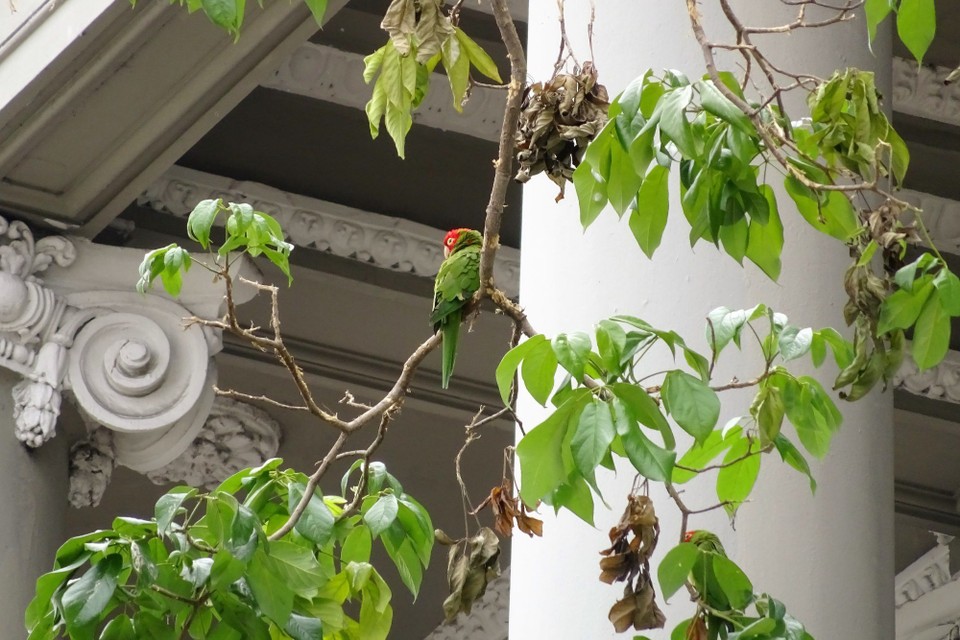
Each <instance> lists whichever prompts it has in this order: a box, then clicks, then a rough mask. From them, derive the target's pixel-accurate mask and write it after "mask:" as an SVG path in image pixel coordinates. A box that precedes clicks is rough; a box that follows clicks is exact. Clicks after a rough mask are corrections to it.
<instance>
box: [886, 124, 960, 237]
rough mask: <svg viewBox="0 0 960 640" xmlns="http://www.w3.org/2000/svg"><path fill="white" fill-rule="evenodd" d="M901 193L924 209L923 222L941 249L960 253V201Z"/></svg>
mask: <svg viewBox="0 0 960 640" xmlns="http://www.w3.org/2000/svg"><path fill="white" fill-rule="evenodd" d="M958 124H960V123H958ZM900 195H901V197H902V198H903V199H904V200H906V201H907V202H909V203H910V204H913V205H916V206H917V207H918V208H920V209H922V210H923V223H924V224H925V225H926V226H927V230H928V231H929V232H930V237H931V238H933V242H934V244H936V245H937V247H938V248H939V249H940V250H941V251H948V252H950V253H956V254H960V201H958V200H951V199H949V198H941V197H940V196H935V195H932V194H929V193H923V192H921V191H910V190H909V189H905V190H904V191H902V192H901V194H900Z"/></svg>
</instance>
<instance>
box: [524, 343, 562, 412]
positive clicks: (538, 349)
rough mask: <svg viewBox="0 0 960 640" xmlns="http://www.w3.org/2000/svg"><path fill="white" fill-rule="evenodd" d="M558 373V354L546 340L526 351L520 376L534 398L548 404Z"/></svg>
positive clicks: (541, 403) (542, 403)
mask: <svg viewBox="0 0 960 640" xmlns="http://www.w3.org/2000/svg"><path fill="white" fill-rule="evenodd" d="M556 373H557V356H556V355H555V354H554V351H553V348H552V347H551V345H550V343H549V342H547V341H546V340H540V341H538V342H537V343H536V345H535V346H534V347H533V348H531V349H530V350H529V351H527V352H526V356H525V357H524V358H523V366H522V367H521V369H520V376H521V377H522V378H523V384H524V386H525V387H526V388H527V391H528V392H529V393H530V395H531V396H533V399H534V400H536V401H537V402H538V403H540V405H541V406H544V405H546V403H547V400H548V399H549V398H550V392H551V391H553V383H554V377H555V376H556Z"/></svg>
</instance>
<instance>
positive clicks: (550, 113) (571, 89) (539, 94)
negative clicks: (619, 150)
mask: <svg viewBox="0 0 960 640" xmlns="http://www.w3.org/2000/svg"><path fill="white" fill-rule="evenodd" d="M608 100H609V96H608V95H607V89H606V87H604V86H603V85H602V84H600V83H599V82H597V70H596V67H594V66H593V63H592V62H587V63H585V64H584V65H583V69H581V70H580V71H579V72H577V73H572V74H570V73H560V74H556V75H554V77H552V78H551V79H550V80H548V81H547V82H537V83H536V84H532V85H530V86H529V87H527V88H526V91H525V92H524V96H523V103H522V105H521V112H520V124H519V126H518V128H517V134H516V150H517V163H518V165H519V167H520V168H519V169H518V170H517V180H518V181H519V182H526V181H527V180H529V179H530V178H531V177H532V176H535V175H537V174H538V173H546V174H547V176H548V177H549V178H550V179H551V180H552V181H553V182H555V183H556V184H557V186H559V187H560V195H559V196H558V197H557V199H558V200H559V199H560V198H562V197H563V192H564V189H565V187H566V183H567V182H570V181H572V180H573V172H574V170H575V169H576V168H577V166H579V164H580V161H581V160H582V159H583V154H584V153H585V152H586V149H587V145H588V144H590V142H592V141H593V139H594V137H595V136H596V135H597V133H598V132H599V131H600V130H601V129H602V128H603V126H604V125H605V124H606V123H607V109H608V107H609V102H608Z"/></svg>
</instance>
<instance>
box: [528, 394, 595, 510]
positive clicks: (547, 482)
mask: <svg viewBox="0 0 960 640" xmlns="http://www.w3.org/2000/svg"><path fill="white" fill-rule="evenodd" d="M590 395H591V394H590V391H589V390H587V389H578V390H576V391H574V392H572V393H571V394H570V396H569V397H568V398H567V400H566V401H565V402H564V403H563V404H562V405H560V407H559V408H558V409H557V410H556V411H554V412H553V413H552V414H550V416H549V417H547V419H546V420H544V421H543V422H541V423H540V424H539V425H537V426H535V427H534V428H533V429H531V430H530V431H528V432H527V435H525V436H524V437H523V438H522V439H521V440H520V442H519V443H517V457H518V458H519V459H520V474H521V475H520V477H521V483H520V497H521V498H523V501H524V502H525V503H526V504H527V505H529V506H534V505H536V504H537V501H538V500H541V499H542V498H543V497H544V496H546V495H549V494H550V493H552V492H553V491H554V490H555V489H556V488H557V487H559V486H560V485H561V484H563V483H564V482H565V481H566V479H567V475H568V473H569V472H568V470H567V469H566V467H565V465H564V459H563V452H562V448H563V443H564V439H565V436H566V434H567V429H568V426H569V424H570V422H571V420H573V419H574V418H576V417H579V415H580V410H581V409H582V408H583V406H584V404H585V402H586V401H587V399H588V397H589V396H590Z"/></svg>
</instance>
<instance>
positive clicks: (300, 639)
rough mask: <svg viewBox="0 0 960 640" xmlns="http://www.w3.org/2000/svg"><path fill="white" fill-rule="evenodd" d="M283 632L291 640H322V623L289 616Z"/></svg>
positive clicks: (293, 615) (306, 618)
mask: <svg viewBox="0 0 960 640" xmlns="http://www.w3.org/2000/svg"><path fill="white" fill-rule="evenodd" d="M283 630H284V631H286V632H287V634H288V635H289V636H290V637H291V638H293V640H323V623H322V622H320V621H319V620H318V619H316V618H308V617H306V616H301V615H297V614H296V613H294V614H291V615H290V619H289V620H288V621H287V625H286V626H285V627H284V628H283Z"/></svg>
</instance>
